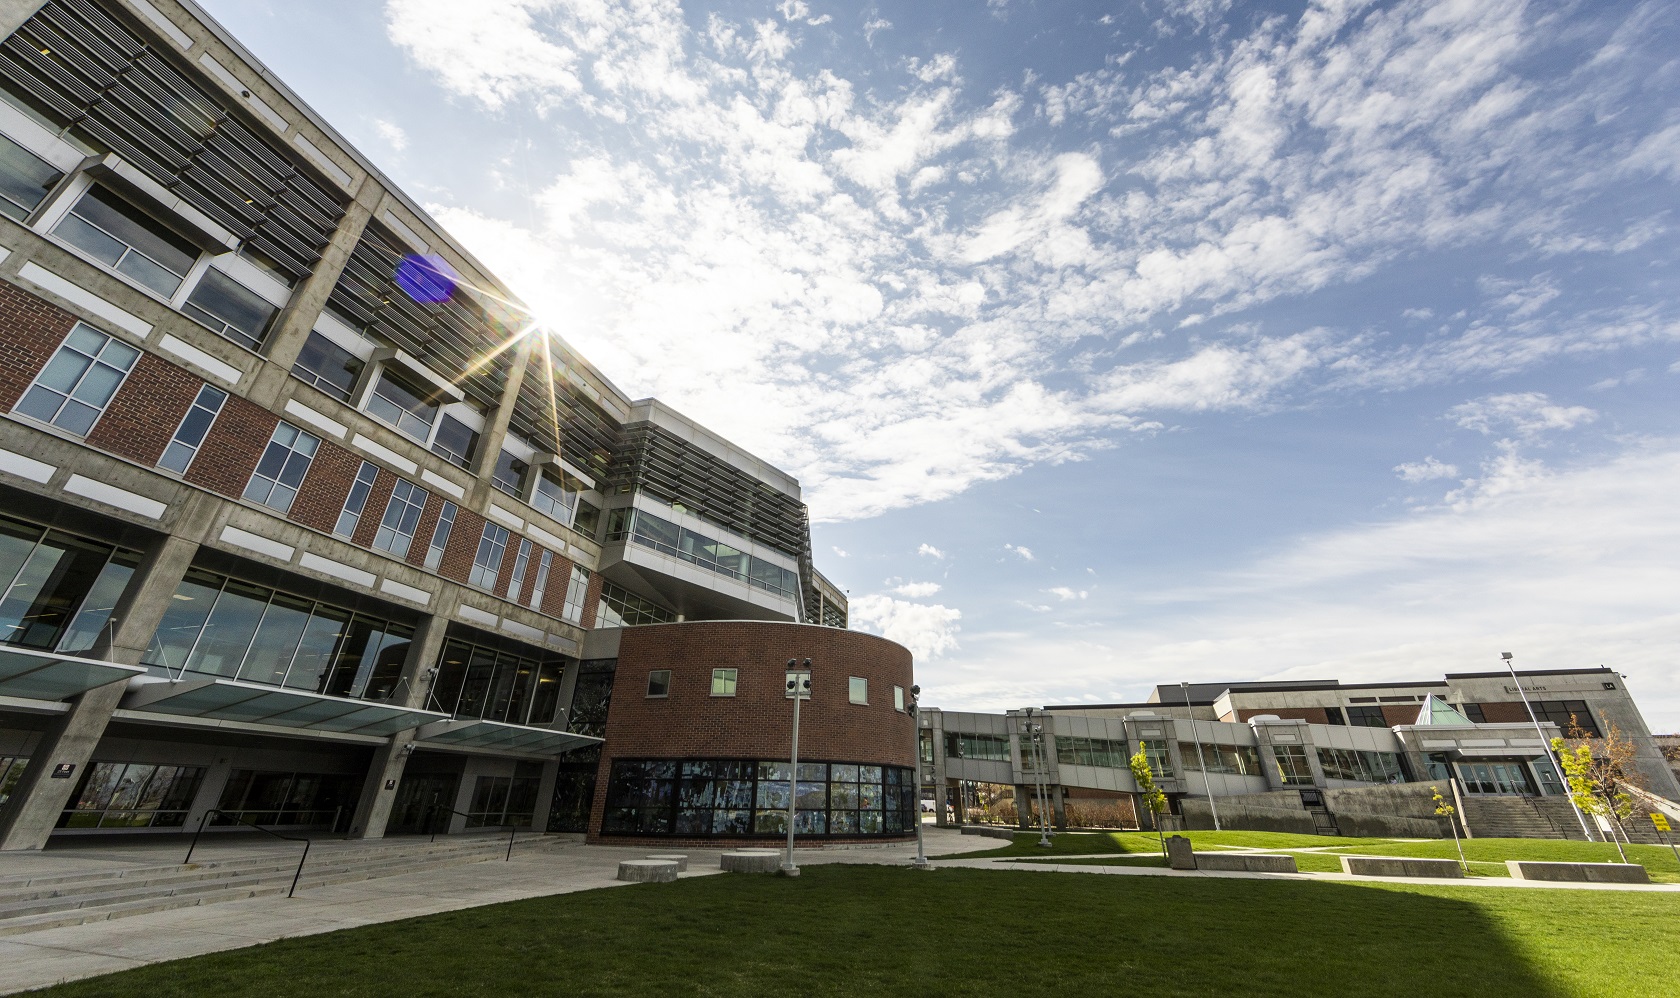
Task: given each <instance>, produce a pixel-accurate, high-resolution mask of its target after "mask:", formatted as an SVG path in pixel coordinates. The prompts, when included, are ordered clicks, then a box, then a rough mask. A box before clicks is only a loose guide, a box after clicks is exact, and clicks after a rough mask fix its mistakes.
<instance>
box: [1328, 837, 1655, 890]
mask: <svg viewBox="0 0 1680 998" xmlns="http://www.w3.org/2000/svg"><path fill="white" fill-rule="evenodd" d="M1356 841H1357V840H1356ZM1378 841H1379V844H1378V845H1373V846H1364V845H1360V846H1355V847H1353V848H1341V847H1337V848H1336V849H1335V850H1333V851H1335V852H1338V853H1355V854H1359V853H1364V854H1366V855H1372V856H1419V857H1426V858H1430V859H1457V858H1458V852H1457V850H1455V849H1454V848H1453V840H1452V839H1430V840H1428V841H1424V842H1392V841H1382V840H1378ZM1463 845H1464V858H1465V859H1467V860H1469V861H1470V870H1471V872H1472V873H1482V874H1484V875H1486V876H1493V877H1503V876H1506V875H1507V871H1506V869H1505V861H1506V860H1508V859H1528V860H1536V861H1539V862H1550V863H1620V862H1621V859H1620V857H1618V856H1617V854H1616V847H1615V846H1613V845H1611V844H1610V843H1608V842H1570V841H1565V840H1562V839H1467V840H1465V842H1464V843H1463ZM1622 848H1623V849H1625V850H1626V851H1627V854H1628V862H1630V863H1638V864H1640V865H1642V866H1644V867H1645V869H1646V871H1647V872H1649V873H1650V874H1651V879H1652V880H1654V881H1657V882H1658V883H1680V862H1676V861H1675V858H1674V853H1673V851H1671V850H1670V849H1669V848H1668V847H1667V846H1647V845H1640V844H1638V843H1634V844H1633V845H1624V846H1622Z"/></svg>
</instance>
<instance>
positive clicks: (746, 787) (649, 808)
mask: <svg viewBox="0 0 1680 998" xmlns="http://www.w3.org/2000/svg"><path fill="white" fill-rule="evenodd" d="M607 779H608V784H607V810H606V814H605V815H604V816H603V820H602V825H601V831H602V832H603V834H608V835H679V836H684V837H708V838H709V837H730V836H746V835H761V836H770V835H786V834H787V807H788V800H789V797H790V795H792V797H793V802H794V833H795V834H797V835H807V836H819V837H852V836H869V835H901V834H904V833H905V832H907V831H912V830H914V829H915V827H916V825H915V808H916V786H915V774H914V771H913V770H910V769H907V768H903V767H898V766H872V765H864V764H861V763H829V762H801V763H800V764H799V772H798V773H797V775H796V774H794V773H793V771H792V767H791V766H790V765H789V764H788V763H786V762H763V761H753V760H746V759H615V760H613V765H612V772H611V774H610V775H609V776H608V778H607Z"/></svg>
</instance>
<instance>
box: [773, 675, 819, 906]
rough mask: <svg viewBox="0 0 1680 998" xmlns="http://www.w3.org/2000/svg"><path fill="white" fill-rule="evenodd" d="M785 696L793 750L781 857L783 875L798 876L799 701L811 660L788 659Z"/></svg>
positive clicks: (805, 695)
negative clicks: (790, 711)
mask: <svg viewBox="0 0 1680 998" xmlns="http://www.w3.org/2000/svg"><path fill="white" fill-rule="evenodd" d="M786 696H787V698H788V699H789V700H792V701H793V752H792V754H791V755H790V756H789V758H788V804H787V856H786V857H784V858H783V859H782V865H781V870H780V872H781V874H782V876H784V877H797V876H799V867H797V866H795V865H794V863H793V823H794V819H795V817H796V816H797V815H798V807H799V701H801V700H809V699H811V660H810V659H806V660H805V666H804V668H800V666H799V660H798V659H796V658H790V659H788V664H787V690H786Z"/></svg>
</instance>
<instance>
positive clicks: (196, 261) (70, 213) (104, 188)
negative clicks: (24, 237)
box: [38, 173, 206, 306]
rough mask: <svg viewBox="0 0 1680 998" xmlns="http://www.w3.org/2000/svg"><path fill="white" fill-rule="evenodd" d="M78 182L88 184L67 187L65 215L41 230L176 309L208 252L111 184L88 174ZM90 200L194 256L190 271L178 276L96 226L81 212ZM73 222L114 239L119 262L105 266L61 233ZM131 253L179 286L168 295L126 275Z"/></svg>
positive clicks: (52, 214) (53, 216)
mask: <svg viewBox="0 0 1680 998" xmlns="http://www.w3.org/2000/svg"><path fill="white" fill-rule="evenodd" d="M75 179H76V180H84V179H85V182H84V183H80V184H75V185H73V186H70V187H67V188H66V189H65V194H64V195H63V196H62V198H61V199H60V200H62V201H63V202H64V207H63V210H62V211H49V212H47V218H43V219H42V223H46V222H47V221H49V220H50V227H49V226H48V225H46V224H42V226H41V228H42V229H44V230H45V232H46V234H47V235H50V236H51V237H52V238H53V240H54V241H55V242H57V243H58V244H59V245H62V246H65V247H68V248H69V249H70V251H71V252H73V253H75V254H76V255H77V256H79V257H81V258H82V259H84V260H87V261H89V262H91V263H92V264H93V265H94V266H96V267H99V268H100V269H101V270H104V271H105V272H106V273H109V274H114V275H116V276H117V277H119V278H121V279H122V280H124V281H127V282H128V283H130V284H132V285H133V286H135V287H137V288H140V289H142V290H143V291H145V293H147V294H150V295H155V296H156V297H158V298H159V299H161V300H163V301H165V302H169V303H170V304H171V306H173V303H174V302H175V301H176V300H177V299H178V297H179V296H180V294H181V290H182V289H183V288H185V287H186V286H187V282H188V280H189V279H190V278H191V277H192V276H193V272H194V270H195V269H197V268H199V266H200V265H201V264H202V263H203V262H204V261H205V258H206V254H205V253H204V251H203V250H202V249H201V248H200V247H199V246H198V245H196V244H195V243H194V241H193V240H191V239H188V238H187V237H186V236H184V235H182V234H181V233H180V231H179V230H178V229H176V228H175V227H174V226H172V225H169V224H168V223H166V222H164V221H162V220H161V219H159V218H158V217H157V216H156V215H155V214H154V213H153V212H152V211H148V210H147V209H146V208H145V207H143V206H141V205H140V204H138V203H136V201H135V200H134V199H133V198H130V197H127V196H126V195H124V194H123V193H122V192H121V191H119V190H117V189H116V188H114V187H113V186H111V185H110V184H106V183H101V182H100V181H98V180H96V179H94V178H93V177H91V176H88V175H87V174H86V173H83V174H81V175H80V176H78V177H77V178H75ZM96 190H97V191H99V192H101V193H103V194H105V195H106V196H107V197H108V198H109V201H102V200H101V199H100V198H98V197H94V193H95V191H96ZM90 197H92V198H93V199H94V200H95V201H98V202H99V203H100V204H101V206H102V207H104V208H106V209H108V210H110V211H114V212H116V213H117V214H118V215H121V216H123V217H124V218H126V219H127V220H128V221H129V222H131V223H133V224H135V225H136V226H138V227H139V228H140V229H142V230H145V231H146V232H147V233H148V234H149V235H151V236H153V237H154V238H156V239H157V240H158V241H159V242H161V243H164V244H165V245H169V246H170V248H172V249H174V250H175V251H177V252H179V253H182V254H184V255H190V256H191V259H190V260H189V261H188V262H187V265H186V267H185V268H184V269H182V270H181V271H180V272H179V273H177V272H176V271H175V270H173V269H172V268H171V266H170V265H169V264H167V263H165V262H164V261H162V260H159V259H156V258H155V257H153V256H152V255H151V254H150V253H147V252H146V250H144V249H142V248H140V247H138V246H135V245H134V244H132V243H129V242H127V241H126V240H124V239H123V237H121V236H119V235H117V234H116V233H114V232H112V231H110V230H109V229H107V228H105V227H104V226H102V225H100V224H99V223H98V222H96V221H94V220H93V219H91V218H89V217H87V216H86V215H84V214H82V213H81V212H80V211H79V210H78V209H80V208H81V207H82V203H83V202H84V201H85V200H87V199H88V198H90ZM110 201H115V202H118V203H121V204H124V205H126V206H127V207H128V208H129V209H130V210H132V211H133V212H135V213H136V214H138V215H139V216H141V218H143V219H144V220H145V222H141V221H139V220H137V219H135V218H133V217H130V216H129V215H128V214H127V213H126V212H124V211H123V210H122V209H121V208H118V207H116V206H115V205H113V204H111V203H109V202H110ZM72 218H74V219H75V220H76V221H77V222H78V223H80V224H82V225H85V226H88V227H89V228H91V229H93V230H94V231H96V232H97V233H99V234H101V235H103V236H105V237H106V238H107V239H110V240H111V241H112V242H115V243H117V244H119V245H121V246H122V247H123V251H122V252H121V253H119V254H117V259H116V260H115V261H113V262H111V263H107V262H105V260H104V259H102V258H101V257H100V256H99V255H98V252H99V251H98V250H95V249H90V248H87V247H85V246H83V245H82V244H81V243H78V242H76V241H74V240H73V239H71V237H70V236H69V234H67V233H61V232H60V229H62V228H63V227H64V226H65V224H66V223H67V222H68V221H69V220H70V219H72ZM147 222H149V223H150V226H155V227H156V228H158V229H162V230H163V233H167V235H165V234H162V233H159V232H156V231H152V229H151V227H150V226H148V225H147V224H146V223H147ZM38 231H39V230H38ZM172 239H175V240H180V241H181V242H183V243H186V244H187V245H189V246H191V247H192V250H191V252H190V254H189V253H188V251H187V250H186V249H184V248H183V247H181V246H174V245H172V244H171V240H172ZM131 253H132V254H135V255H137V256H139V257H141V258H143V259H144V260H146V261H147V262H148V263H150V264H152V265H153V266H155V267H157V268H158V269H159V270H161V271H163V272H165V273H168V274H173V275H175V277H176V278H177V280H176V282H175V286H174V287H172V288H170V289H169V290H167V291H164V290H162V289H160V288H157V287H153V286H152V285H151V284H148V283H146V282H145V281H144V280H142V279H141V278H140V277H137V276H135V275H134V274H132V273H130V272H129V271H125V270H122V269H120V268H121V267H122V264H123V261H124V260H126V259H127V258H128V256H129V254H131Z"/></svg>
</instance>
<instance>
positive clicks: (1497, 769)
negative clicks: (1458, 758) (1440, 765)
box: [1458, 759, 1534, 794]
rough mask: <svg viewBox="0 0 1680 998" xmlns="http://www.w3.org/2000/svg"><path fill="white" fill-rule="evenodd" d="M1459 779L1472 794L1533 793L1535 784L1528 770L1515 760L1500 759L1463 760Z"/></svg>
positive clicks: (1460, 765) (1459, 767) (1459, 766)
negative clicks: (1530, 779) (1530, 778)
mask: <svg viewBox="0 0 1680 998" xmlns="http://www.w3.org/2000/svg"><path fill="white" fill-rule="evenodd" d="M1458 776H1459V779H1460V780H1462V781H1463V782H1464V789H1465V790H1466V791H1467V792H1469V793H1472V794H1532V793H1534V785H1533V784H1532V783H1531V782H1530V781H1529V778H1528V771H1527V770H1526V769H1524V768H1523V764H1522V763H1520V762H1517V761H1515V760H1509V759H1499V760H1489V761H1487V762H1461V763H1459V764H1458Z"/></svg>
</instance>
